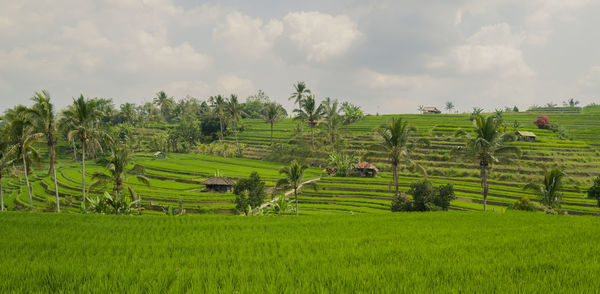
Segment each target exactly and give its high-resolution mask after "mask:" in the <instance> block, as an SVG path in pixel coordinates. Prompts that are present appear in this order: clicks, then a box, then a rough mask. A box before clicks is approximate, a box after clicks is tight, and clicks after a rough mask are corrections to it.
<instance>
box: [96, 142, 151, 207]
mask: <svg viewBox="0 0 600 294" xmlns="http://www.w3.org/2000/svg"><path fill="white" fill-rule="evenodd" d="M132 160H133V157H132V155H131V153H130V152H129V150H128V149H127V148H126V147H124V146H111V148H110V155H109V156H108V157H105V158H101V159H100V160H98V164H100V165H103V166H104V169H106V172H101V171H97V172H95V173H94V174H93V175H92V179H94V180H95V182H93V183H92V184H91V185H90V187H89V189H88V190H89V191H91V190H92V189H94V188H96V187H105V186H106V185H108V184H110V183H112V185H113V191H115V195H116V197H117V201H119V200H120V198H121V197H120V195H121V191H122V190H123V189H124V188H127V190H128V191H129V195H130V196H131V198H132V199H135V198H136V194H135V191H134V190H133V187H132V186H131V185H129V184H127V181H126V180H127V174H132V175H135V177H136V178H137V180H138V181H140V182H141V183H143V184H144V185H147V186H150V180H149V179H148V178H147V177H146V176H145V172H144V168H143V167H142V166H140V165H134V166H133V168H131V169H130V170H127V167H128V166H129V165H130V163H131V161H132Z"/></svg>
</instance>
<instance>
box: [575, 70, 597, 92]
mask: <svg viewBox="0 0 600 294" xmlns="http://www.w3.org/2000/svg"><path fill="white" fill-rule="evenodd" d="M579 84H580V85H582V86H585V87H588V88H592V87H600V65H595V66H592V67H590V69H589V71H588V72H587V74H585V76H583V77H582V78H581V79H579Z"/></svg>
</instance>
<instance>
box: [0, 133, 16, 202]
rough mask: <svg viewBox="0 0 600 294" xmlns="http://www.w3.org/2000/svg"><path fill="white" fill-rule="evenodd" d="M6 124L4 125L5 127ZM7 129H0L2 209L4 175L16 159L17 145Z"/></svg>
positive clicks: (0, 197) (0, 192)
mask: <svg viewBox="0 0 600 294" xmlns="http://www.w3.org/2000/svg"><path fill="white" fill-rule="evenodd" d="M4 127H5V126H3V128H4ZM8 140H9V138H8V136H7V134H6V130H5V129H1V130H0V211H4V210H5V206H4V195H3V194H2V177H3V176H4V173H5V172H6V171H7V170H8V169H9V168H10V167H11V166H12V164H13V162H14V161H15V160H16V157H15V155H16V153H17V152H16V151H17V148H16V146H11V144H10V142H9V141H8Z"/></svg>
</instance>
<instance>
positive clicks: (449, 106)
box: [446, 101, 454, 113]
mask: <svg viewBox="0 0 600 294" xmlns="http://www.w3.org/2000/svg"><path fill="white" fill-rule="evenodd" d="M452 109H454V103H452V101H448V102H446V110H448V113H450V112H451V111H452Z"/></svg>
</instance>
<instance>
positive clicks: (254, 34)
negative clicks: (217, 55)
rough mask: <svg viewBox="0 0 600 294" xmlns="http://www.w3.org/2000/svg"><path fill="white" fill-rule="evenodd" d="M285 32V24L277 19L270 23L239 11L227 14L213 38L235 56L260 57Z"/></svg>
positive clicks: (214, 31)
mask: <svg viewBox="0 0 600 294" xmlns="http://www.w3.org/2000/svg"><path fill="white" fill-rule="evenodd" d="M282 32H283V24H282V23H281V22H280V21H278V20H275V19H272V20H270V21H269V22H268V23H264V21H263V20H262V19H260V18H252V17H250V16H248V15H245V14H242V13H240V12H238V11H234V12H231V13H229V14H228V15H227V17H226V19H225V22H223V23H219V24H218V25H217V26H216V27H215V29H214V30H213V39H214V40H216V41H218V42H219V43H220V44H221V45H222V48H223V49H225V50H227V51H228V52H230V53H232V55H235V56H239V55H241V56H248V57H260V56H262V55H263V54H264V53H266V52H268V50H270V49H271V48H272V47H273V41H274V40H275V38H277V37H279V35H281V33H282Z"/></svg>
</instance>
